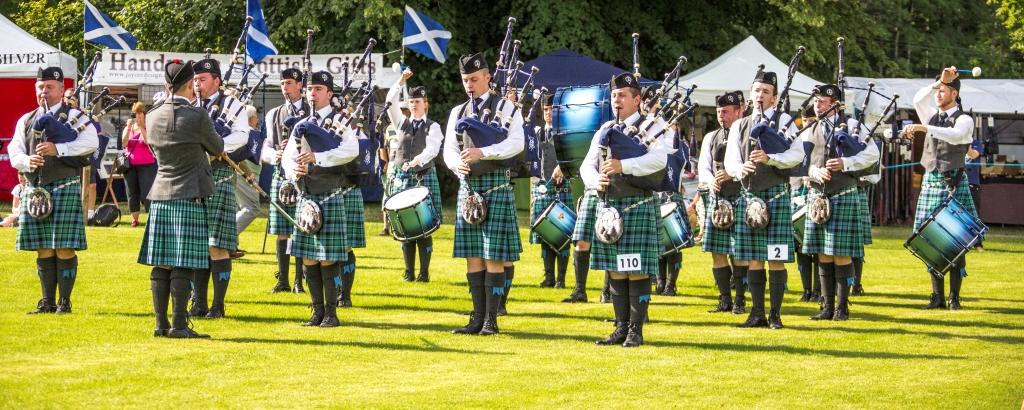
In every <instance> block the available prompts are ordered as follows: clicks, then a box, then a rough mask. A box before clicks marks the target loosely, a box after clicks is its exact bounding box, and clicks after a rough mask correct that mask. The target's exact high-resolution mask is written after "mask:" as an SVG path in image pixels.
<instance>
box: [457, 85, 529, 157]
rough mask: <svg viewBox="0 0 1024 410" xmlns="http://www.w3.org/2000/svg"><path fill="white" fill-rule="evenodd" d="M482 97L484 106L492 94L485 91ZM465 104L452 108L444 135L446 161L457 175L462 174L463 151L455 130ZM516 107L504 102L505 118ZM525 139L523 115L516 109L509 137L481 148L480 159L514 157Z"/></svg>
mask: <svg viewBox="0 0 1024 410" xmlns="http://www.w3.org/2000/svg"><path fill="white" fill-rule="evenodd" d="M480 98H481V101H480V106H483V105H484V104H486V103H487V99H488V98H491V94H490V93H484V95H483V96H481V97H480ZM464 105H465V104H459V105H457V106H455V108H452V111H451V113H450V114H449V115H448V129H447V130H446V131H445V135H444V163H445V165H447V166H448V169H450V170H452V172H454V173H455V174H456V175H461V174H459V170H458V169H459V166H460V165H462V157H461V152H462V151H461V150H460V149H459V134H458V133H457V132H455V122H456V121H458V120H459V114H461V113H462V108H463V106H464ZM497 106H498V107H502V104H501V102H498V105H497ZM478 108H479V106H478ZM514 109H515V105H514V104H512V103H511V102H509V103H506V104H504V107H502V108H501V111H502V112H503V113H504V116H503V118H504V117H507V116H508V115H510V114H511V113H512V111H513V110H514ZM523 141H524V138H523V115H522V113H520V112H519V110H516V113H515V115H514V116H513V117H512V124H511V125H510V126H509V128H508V137H507V138H505V140H504V141H502V142H499V143H497V144H494V145H491V146H489V147H483V148H480V152H481V153H482V154H483V157H482V158H480V159H481V160H501V159H508V158H512V157H514V156H516V155H518V154H519V153H520V152H523Z"/></svg>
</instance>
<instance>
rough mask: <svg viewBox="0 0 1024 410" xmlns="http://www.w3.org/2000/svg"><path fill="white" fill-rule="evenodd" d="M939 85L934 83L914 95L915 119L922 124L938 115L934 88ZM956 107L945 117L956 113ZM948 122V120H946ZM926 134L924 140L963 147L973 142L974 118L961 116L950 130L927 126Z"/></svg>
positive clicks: (947, 111)
mask: <svg viewBox="0 0 1024 410" xmlns="http://www.w3.org/2000/svg"><path fill="white" fill-rule="evenodd" d="M937 85H939V82H937V81H936V82H935V84H932V85H930V86H927V87H923V88H921V89H920V90H918V91H917V94H914V109H915V110H917V118H919V119H920V120H921V123H922V124H927V123H928V121H930V120H931V119H932V117H933V116H934V115H935V114H938V112H939V109H938V107H936V106H935V94H936V93H937V92H938V90H936V89H935V88H932V87H935V86H937ZM957 109H958V107H957V106H956V105H955V104H954V105H953V107H952V108H950V109H948V110H946V111H945V112H946V115H947V116H950V117H952V114H953V113H954V112H956V110H957ZM947 121H948V119H947ZM927 127H928V134H927V137H926V138H935V139H938V140H942V141H946V142H948V143H950V144H957V145H965V144H970V143H971V142H973V138H974V118H971V116H970V115H966V113H965V114H964V115H961V116H960V117H958V118H957V119H956V122H955V123H954V124H953V127H952V128H947V127H937V126H934V125H928V126H927Z"/></svg>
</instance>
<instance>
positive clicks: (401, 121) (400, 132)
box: [387, 68, 444, 282]
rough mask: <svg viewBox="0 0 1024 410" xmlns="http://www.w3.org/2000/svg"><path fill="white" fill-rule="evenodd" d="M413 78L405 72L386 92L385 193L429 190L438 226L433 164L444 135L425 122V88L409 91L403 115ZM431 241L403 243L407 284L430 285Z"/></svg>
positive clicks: (438, 199)
mask: <svg viewBox="0 0 1024 410" xmlns="http://www.w3.org/2000/svg"><path fill="white" fill-rule="evenodd" d="M412 76H413V72H412V70H410V69H408V68H407V69H405V71H403V72H402V76H401V77H400V78H399V79H398V82H396V83H395V85H394V86H392V87H391V89H390V90H389V91H388V95H387V102H388V103H390V105H389V106H388V117H389V118H390V120H391V124H394V129H395V133H394V134H393V135H391V136H390V137H389V138H390V141H388V147H389V149H388V160H389V162H388V169H387V177H388V178H387V181H388V183H387V193H388V195H393V194H395V193H398V192H399V191H402V190H404V189H408V188H412V187H414V186H420V185H422V186H426V187H427V188H428V189H429V190H430V196H429V197H428V200H429V201H430V203H431V206H433V208H434V211H435V216H436V218H437V219H438V223H440V222H441V218H442V212H441V209H442V208H441V188H440V185H439V184H438V181H437V172H436V171H435V170H434V160H435V158H437V154H438V152H440V151H441V145H442V144H443V143H444V134H442V133H441V125H439V124H438V123H436V122H434V121H433V120H431V119H429V118H427V111H428V110H429V109H430V102H429V100H428V98H427V90H426V88H423V87H422V86H420V87H413V88H411V89H409V101H408V103H409V111H410V114H411V116H406V115H405V114H403V113H402V110H401V108H400V107H401V105H400V104H399V101H398V97H399V95H400V94H401V91H402V88H403V87H404V86H405V83H406V81H407V80H408V79H409V78H410V77H412ZM433 249H434V240H433V238H431V237H430V236H429V235H428V236H425V237H422V238H419V239H416V240H410V241H403V242H402V258H403V259H404V260H405V271H404V273H403V275H402V279H403V280H405V281H406V282H412V281H414V280H415V281H417V282H430V259H431V255H432V254H433ZM417 251H419V261H420V270H419V275H418V276H416V277H414V276H413V274H414V272H415V269H416V252H417Z"/></svg>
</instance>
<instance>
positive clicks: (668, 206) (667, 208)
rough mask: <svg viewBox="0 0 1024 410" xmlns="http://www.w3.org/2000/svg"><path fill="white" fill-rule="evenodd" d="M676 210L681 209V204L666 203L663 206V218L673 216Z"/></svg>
mask: <svg viewBox="0 0 1024 410" xmlns="http://www.w3.org/2000/svg"><path fill="white" fill-rule="evenodd" d="M676 208H679V204H677V203H675V202H666V203H664V204H661V217H662V218H665V217H668V216H669V215H672V213H673V212H675V211H676Z"/></svg>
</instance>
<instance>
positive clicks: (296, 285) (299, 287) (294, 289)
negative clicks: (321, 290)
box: [292, 281, 306, 293]
mask: <svg viewBox="0 0 1024 410" xmlns="http://www.w3.org/2000/svg"><path fill="white" fill-rule="evenodd" d="M292 293H306V289H303V288H302V281H298V282H295V283H294V284H292Z"/></svg>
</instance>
